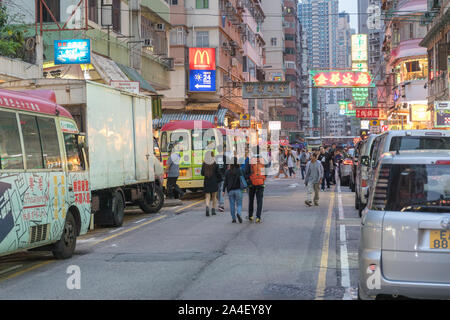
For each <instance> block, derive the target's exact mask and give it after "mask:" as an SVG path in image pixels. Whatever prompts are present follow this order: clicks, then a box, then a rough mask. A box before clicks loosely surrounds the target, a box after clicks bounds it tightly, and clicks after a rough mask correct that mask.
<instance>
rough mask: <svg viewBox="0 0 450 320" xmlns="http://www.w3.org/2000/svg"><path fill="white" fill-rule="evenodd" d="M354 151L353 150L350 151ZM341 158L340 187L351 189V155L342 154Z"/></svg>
mask: <svg viewBox="0 0 450 320" xmlns="http://www.w3.org/2000/svg"><path fill="white" fill-rule="evenodd" d="M352 150H353V151H354V149H352ZM342 155H343V158H342V161H341V163H340V164H339V171H340V178H341V185H343V186H350V187H351V179H352V174H353V157H352V154H351V153H345V152H344V153H343V154H342Z"/></svg>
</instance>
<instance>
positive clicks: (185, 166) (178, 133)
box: [167, 129, 193, 181]
mask: <svg viewBox="0 0 450 320" xmlns="http://www.w3.org/2000/svg"><path fill="white" fill-rule="evenodd" d="M169 143H172V144H173V145H174V152H178V153H179V155H180V176H179V177H178V180H179V181H180V180H181V181H183V180H184V181H186V180H191V179H192V171H193V170H192V154H191V150H192V145H191V132H190V130H186V129H177V130H175V131H172V132H170V142H169ZM167 151H169V150H167ZM167 160H168V156H167Z"/></svg>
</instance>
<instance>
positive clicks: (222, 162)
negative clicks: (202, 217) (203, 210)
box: [216, 148, 227, 212]
mask: <svg viewBox="0 0 450 320" xmlns="http://www.w3.org/2000/svg"><path fill="white" fill-rule="evenodd" d="M216 162H217V165H218V166H219V172H220V174H221V176H222V179H221V181H220V182H219V191H218V193H217V197H218V200H219V211H220V212H224V211H225V207H224V205H225V196H224V195H225V193H224V192H222V190H223V184H224V180H225V173H226V171H227V156H226V151H225V148H224V154H223V156H218V158H217V161H216Z"/></svg>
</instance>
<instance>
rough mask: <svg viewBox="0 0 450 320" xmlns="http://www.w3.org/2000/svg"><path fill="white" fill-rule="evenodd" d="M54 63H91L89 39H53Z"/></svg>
mask: <svg viewBox="0 0 450 320" xmlns="http://www.w3.org/2000/svg"><path fill="white" fill-rule="evenodd" d="M53 45H54V50H55V64H86V63H91V40H90V39H71V40H55V41H54V42H53Z"/></svg>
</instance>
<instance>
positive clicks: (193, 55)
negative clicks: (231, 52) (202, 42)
mask: <svg viewBox="0 0 450 320" xmlns="http://www.w3.org/2000/svg"><path fill="white" fill-rule="evenodd" d="M189 91H191V92H215V91H216V49H215V48H189Z"/></svg>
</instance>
